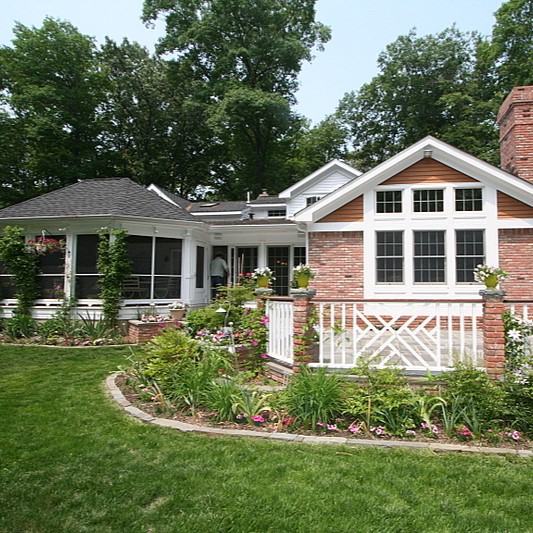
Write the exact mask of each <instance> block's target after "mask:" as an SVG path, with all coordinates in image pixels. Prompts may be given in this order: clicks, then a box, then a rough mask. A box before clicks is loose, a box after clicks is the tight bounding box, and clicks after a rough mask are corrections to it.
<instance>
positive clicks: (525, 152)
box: [497, 85, 533, 183]
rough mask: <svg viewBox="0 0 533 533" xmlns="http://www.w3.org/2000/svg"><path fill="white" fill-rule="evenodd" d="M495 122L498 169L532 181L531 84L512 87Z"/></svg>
mask: <svg viewBox="0 0 533 533" xmlns="http://www.w3.org/2000/svg"><path fill="white" fill-rule="evenodd" d="M497 121H498V125H499V126H500V155H501V167H502V169H503V170H506V171H507V172H510V173H511V174H515V175H517V176H520V177H521V178H524V179H526V180H528V181H530V182H532V183H533V86H531V85H530V86H526V87H515V88H514V89H513V90H512V91H511V92H510V93H509V95H508V96H507V98H506V99H505V100H504V102H503V104H502V105H501V107H500V111H499V112H498V119H497Z"/></svg>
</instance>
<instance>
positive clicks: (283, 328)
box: [266, 300, 294, 364]
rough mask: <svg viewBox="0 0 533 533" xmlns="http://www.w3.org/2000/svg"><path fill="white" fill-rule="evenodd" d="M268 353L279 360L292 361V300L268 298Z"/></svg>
mask: <svg viewBox="0 0 533 533" xmlns="http://www.w3.org/2000/svg"><path fill="white" fill-rule="evenodd" d="M266 316H267V317H268V321H269V322H268V354H269V355H270V356H271V357H273V358H275V359H278V360H280V361H283V362H285V363H289V364H292V362H293V350H294V344H293V307H292V300H290V301H288V300H285V301H283V300H268V301H267V302H266Z"/></svg>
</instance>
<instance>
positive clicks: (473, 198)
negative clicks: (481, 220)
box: [455, 189, 483, 211]
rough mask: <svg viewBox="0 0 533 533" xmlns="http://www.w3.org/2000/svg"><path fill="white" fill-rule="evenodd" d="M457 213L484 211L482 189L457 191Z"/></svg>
mask: <svg viewBox="0 0 533 533" xmlns="http://www.w3.org/2000/svg"><path fill="white" fill-rule="evenodd" d="M455 210H456V211H483V190H482V189H455Z"/></svg>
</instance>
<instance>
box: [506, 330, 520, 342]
mask: <svg viewBox="0 0 533 533" xmlns="http://www.w3.org/2000/svg"><path fill="white" fill-rule="evenodd" d="M507 338H508V339H509V340H510V341H513V342H518V341H521V340H522V333H520V331H518V330H517V329H510V330H509V331H508V332H507Z"/></svg>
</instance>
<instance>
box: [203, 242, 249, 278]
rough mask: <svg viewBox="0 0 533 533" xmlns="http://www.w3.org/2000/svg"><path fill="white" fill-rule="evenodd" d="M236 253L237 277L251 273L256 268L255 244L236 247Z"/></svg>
mask: <svg viewBox="0 0 533 533" xmlns="http://www.w3.org/2000/svg"><path fill="white" fill-rule="evenodd" d="M213 251H214V250H213ZM236 255H237V265H236V267H237V275H238V276H239V277H241V276H242V275H246V274H251V273H252V272H253V271H254V270H255V269H256V268H257V248H256V247H255V246H250V247H241V248H237V249H236Z"/></svg>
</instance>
